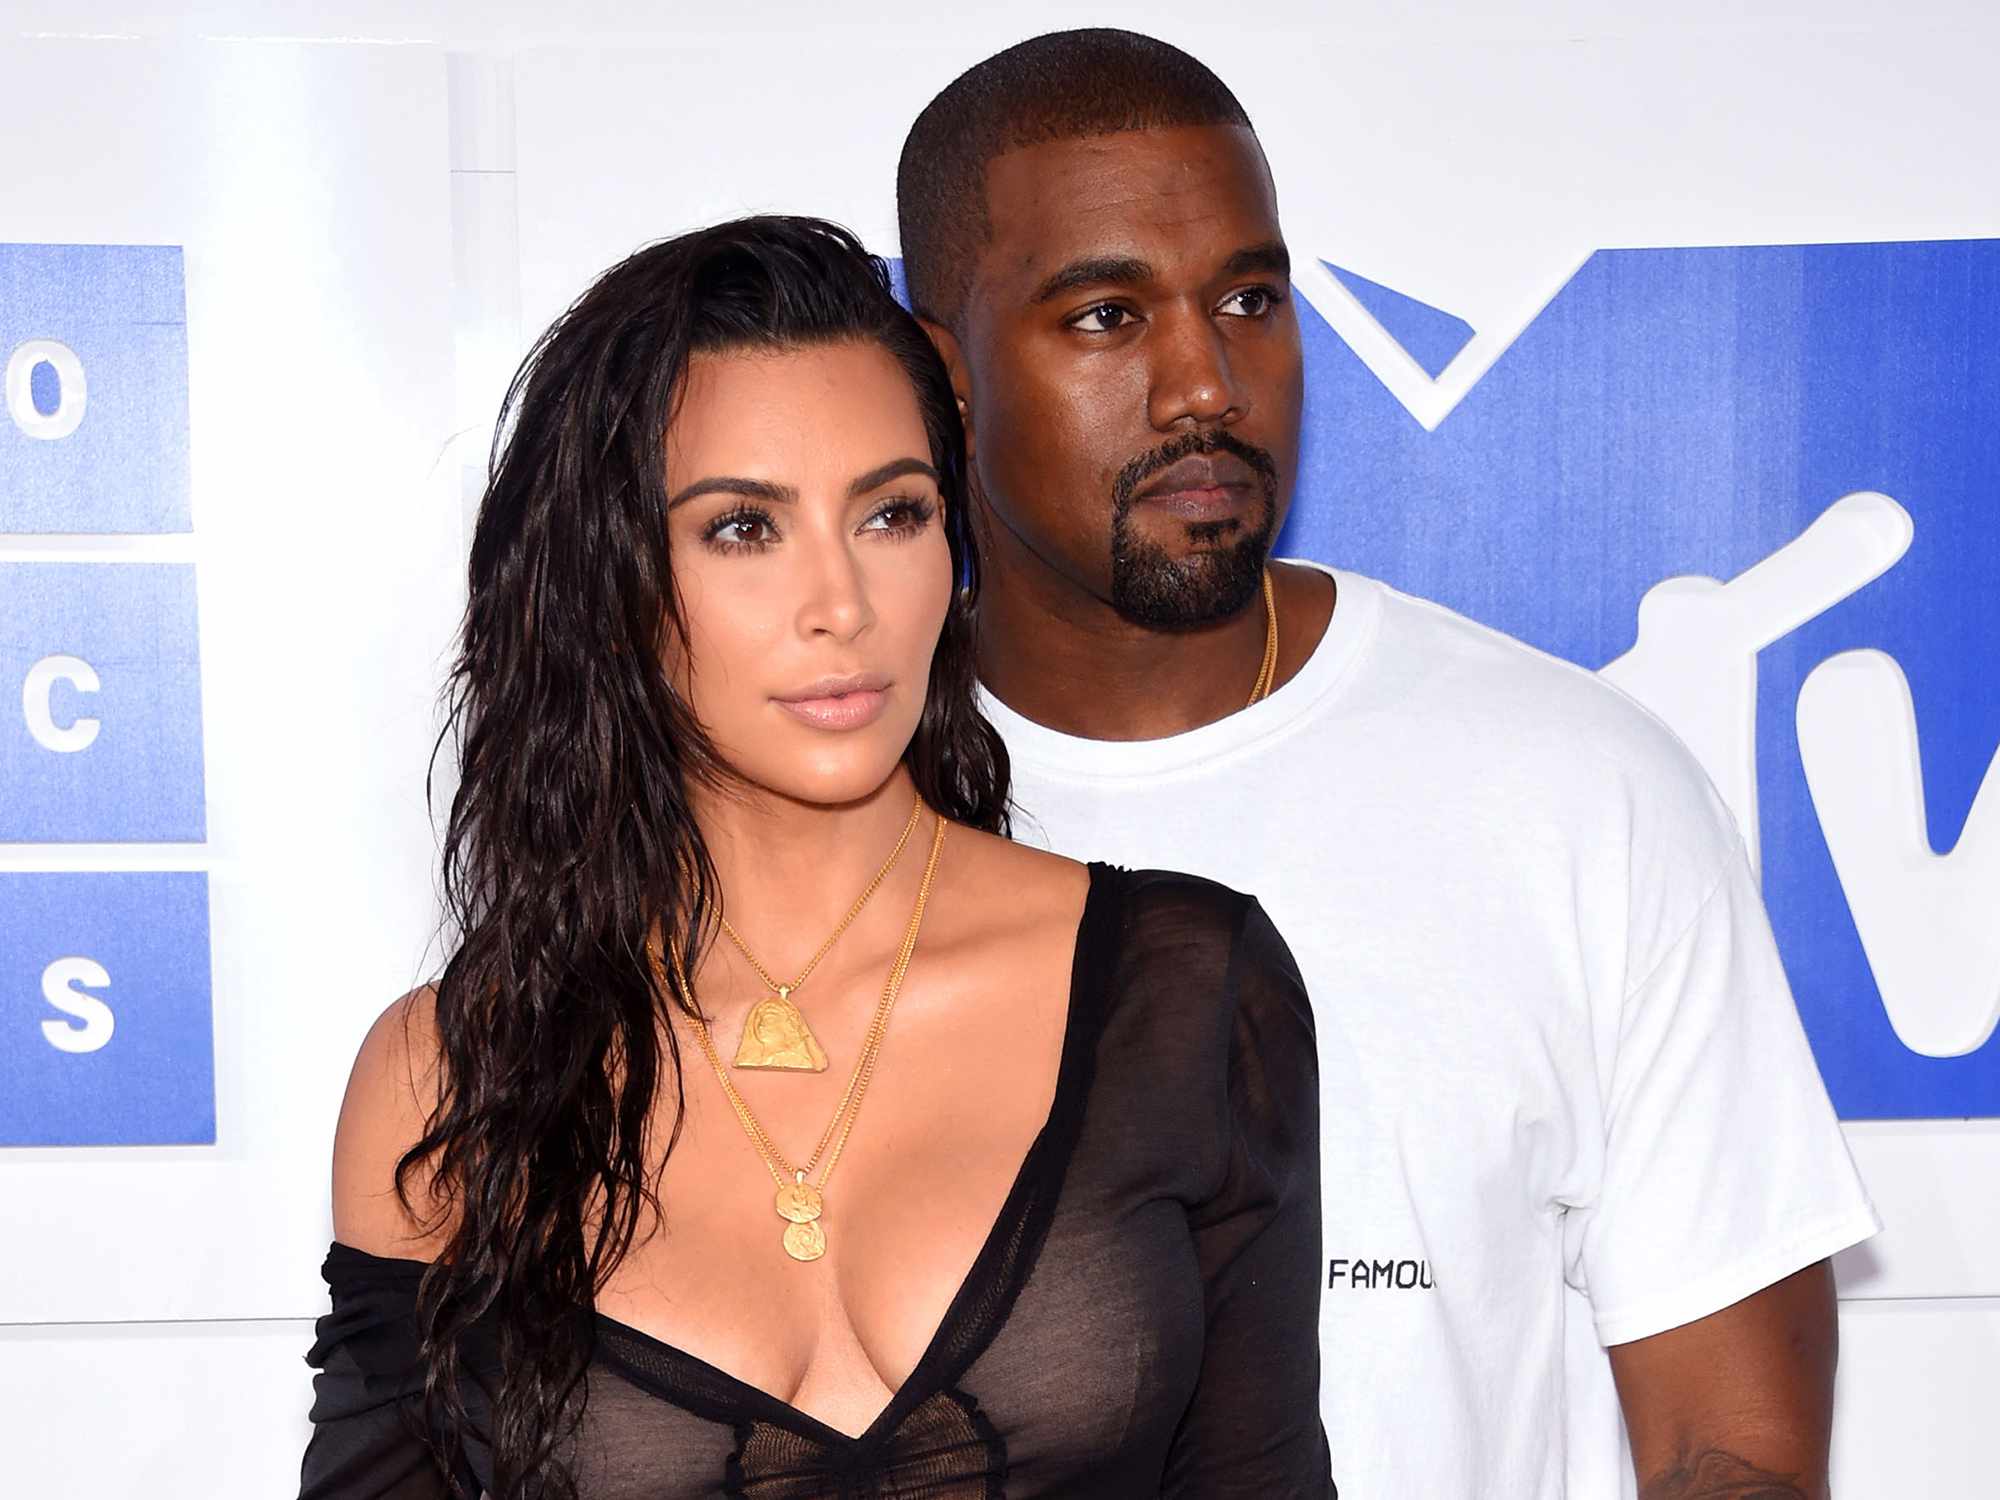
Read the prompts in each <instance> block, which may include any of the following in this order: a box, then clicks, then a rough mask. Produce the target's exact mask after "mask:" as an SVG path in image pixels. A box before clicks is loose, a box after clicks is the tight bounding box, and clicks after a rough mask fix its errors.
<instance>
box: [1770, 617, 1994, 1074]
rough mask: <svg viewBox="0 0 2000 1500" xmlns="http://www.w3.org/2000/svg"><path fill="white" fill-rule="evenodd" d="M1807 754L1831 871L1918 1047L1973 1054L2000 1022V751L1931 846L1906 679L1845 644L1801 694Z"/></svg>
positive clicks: (1899, 1020) (1874, 654) (1886, 1000)
mask: <svg viewBox="0 0 2000 1500" xmlns="http://www.w3.org/2000/svg"><path fill="white" fill-rule="evenodd" d="M1798 726H1799V755H1800V757H1801V758H1802V759H1803V760H1804V762H1805V770H1806V783H1807V785H1808V786H1809V787H1810V788H1811V790H1812V799H1813V806H1814V807H1815V808H1816V809H1817V810H1818V812H1819V822H1820V827H1821V829H1822V830H1823V831H1824V832H1825V834H1826V844H1827V848H1828V849H1830V850H1831V851H1832V852H1833V867H1834V869H1835V870H1836V871H1837V872H1839V875H1840V883H1841V885H1842V886H1843V887H1844V888H1845V889H1846V892H1847V904H1848V907H1849V909H1850V910H1851V911H1852V912H1853V913H1854V926H1855V929H1856V930H1857V931H1858V932H1859V933H1860V934H1861V946H1862V948H1863V950H1864V951H1865V952H1866V953H1867V955H1868V966H1869V968H1870V969H1872V970H1873V971H1874V973H1875V984H1876V986H1877V988H1879V989H1880V990H1881V992H1882V1005H1883V1008H1884V1009H1885V1010H1887V1011H1888V1013H1889V1024H1890V1025H1891V1026H1893V1027H1895V1029H1896V1035H1897V1036H1898V1037H1899V1038H1901V1039H1902V1042H1903V1045H1904V1046H1906V1047H1908V1048H1909V1049H1910V1050H1911V1051H1912V1052H1920V1053H1923V1054H1924V1055H1925V1056H1926V1057H1960V1056H1963V1055H1964V1054H1966V1053H1968V1052H1976V1051H1978V1050H1979V1049H1980V1048H1981V1047H1983V1046H1984V1045H1985V1044H1986V1041H1987V1038H1989V1037H1990V1036H1992V1035H1993V1028H1994V1024H1995V1022H1996V1021H2000V754H1996V755H1995V757H1994V759H1993V761H1992V762H1991V763H1990V764H1989V765H1988V766H1987V768H1986V775H1985V777H1984V779H1983V780H1982V781H1981V782H1980V786H1979V795H1978V796H1977V797H1976V798H1975V799H1974V800H1973V804H1972V811H1971V813H1970V814H1969V815H1968V816H1967V817H1966V820H1965V831H1964V832H1963V833H1962V834H1960V835H1959V839H1958V844H1957V846H1956V847H1955V848H1954V849H1953V850H1952V851H1951V852H1950V853H1949V854H1937V853H1934V852H1933V851H1932V849H1931V842H1930V833H1929V824H1928V820H1927V818H1926V817H1925V814H1924V775H1923V766H1922V763H1921V762H1920V761H1919V759H1918V756H1917V713H1916V707H1915V705H1914V704H1913V703H1912V702H1911V700H1910V684H1909V679H1908V678H1906V677H1905V676H1904V675H1903V669H1902V668H1901V667H1900V666H1898V665H1897V664H1896V661H1895V659H1894V658H1893V657H1890V656H1888V655H1886V654H1885V653H1883V652H1880V651H1844V652H1842V653H1841V654H1840V655H1838V656H1835V657H1832V658H1830V659H1829V660H1827V661H1825V662H1822V663H1821V664H1820V665H1819V666H1818V667H1817V668H1815V669H1814V671H1813V673H1812V675H1811V676H1810V677H1808V678H1806V681H1805V686H1804V687H1803V688H1801V689H1800V690H1799V710H1798Z"/></svg>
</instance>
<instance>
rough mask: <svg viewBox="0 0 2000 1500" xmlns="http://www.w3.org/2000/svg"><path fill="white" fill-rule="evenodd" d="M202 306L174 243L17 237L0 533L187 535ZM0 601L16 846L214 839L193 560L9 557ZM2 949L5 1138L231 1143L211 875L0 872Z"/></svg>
mask: <svg viewBox="0 0 2000 1500" xmlns="http://www.w3.org/2000/svg"><path fill="white" fill-rule="evenodd" d="M185 309H186V294H185V286H184V281H183V275H182V266H181V254H180V251H179V249H178V248H177V247H170V246H157V245H18V244H15V245H0V351H4V352H5V354H6V402H7V412H6V415H7V418H8V420H7V421H6V422H5V423H0V532H7V533H44V534H46V533H52V532H66V533H102V534H124V535H146V534H175V533H185V532H187V531H188V530H189V529H190V527H191V520H190V512H189V507H188V442H187V438H188V430H187V408H188V402H187V324H186V315H185ZM0 598H4V599H5V601H6V613H5V616H4V620H0V675H4V678H5V680H6V681H7V683H8V684H9V685H10V686H11V685H13V684H16V683H18V684H19V685H20V699H19V706H20V711H19V712H18V713H17V714H12V715H8V716H7V717H6V718H5V719H4V720H0V725H4V729H0V786H4V787H5V792H6V795H5V801H4V802H0V839H4V840H6V841H8V842H10V843H25V844H62V843H73V842H87V843H146V842H167V843H176V844H186V843H195V844H198V843H200V842H202V840H203V838H204V836H205V832H206V815H205V806H206V801H205V797H204V795H203V791H204V789H203V784H202V751H201V660H200V644H199V631H198V629H197V624H196V617H195V578H194V568H193V566H192V565H190V564H188V563H155V562H133V561H107V562H87V563H85V562H47V561H39V560H29V561H14V562H0ZM0 964H4V965H5V968H6V976H5V979H4V981H0V982H4V983H5V985H6V993H7V998H8V1002H9V1003H8V1008H7V1014H8V1015H9V1016H10V1018H11V1020H12V1024H11V1025H10V1027H9V1031H10V1035H9V1042H8V1045H7V1048H6V1052H5V1058H6V1068H7V1088H6V1090H5V1092H4V1093H0V1145H6V1146H51V1145H174V1144H206V1143H210V1142H213V1141H214V1139H215V1092H214V1077H215V1070H214V1049H213V1043H212V1037H211V1031H210V1017H209V973H208V883H207V876H206V874H205V873H203V872H201V871H191V870H190V871H145V872H140V871H121V872H111V871H82V870H65V871H48V872H40V873H23V872H0ZM127 996H130V997H131V999H132V1001H133V1003H132V1004H129V1005H128V1004H126V1003H125V1000H126V997H127ZM37 1001H39V1004H40V1006H41V1007H42V1008H43V1009H44V1011H45V1014H44V1015H43V1016H42V1018H41V1019H40V1020H39V1023H38V1025H37V1026H36V1027H35V1028H34V1030H29V1029H28V1028H27V1027H25V1026H23V1025H21V1021H22V1020H24V1019H26V1018H27V1017H28V1016H29V1014H30V1013H31V1012H32V1011H33V1010H34V1008H35V1006H36V1003H37ZM120 1012H123V1017H124V1025H123V1027H122V1030H121V1028H120V1026H119V1016H120ZM36 1031H39V1033H40V1038H39V1039H40V1041H41V1043H42V1044H43V1045H40V1046H36V1045H34V1044H33V1043H34V1040H35V1032H36ZM114 1038H115V1039H116V1040H117V1043H118V1045H117V1046H115V1047H114V1046H112V1045H111V1043H112V1041H113V1040H114Z"/></svg>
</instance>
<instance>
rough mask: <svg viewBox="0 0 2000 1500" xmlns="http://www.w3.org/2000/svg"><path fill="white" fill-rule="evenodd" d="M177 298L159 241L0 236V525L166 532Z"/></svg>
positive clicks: (178, 395) (169, 253)
mask: <svg viewBox="0 0 2000 1500" xmlns="http://www.w3.org/2000/svg"><path fill="white" fill-rule="evenodd" d="M186 305H187V298H186V293H185V291H184V286H183V277H182V269H181V252H180V250H179V248H178V247H174V246H164V245H0V361H4V362H5V386H4V410H0V532H8V531H13V532H119V533H126V532H177V531H187V530H189V529H190V527H191V520H190V516H189V507H188V374H187V310H186Z"/></svg>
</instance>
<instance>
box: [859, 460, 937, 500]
mask: <svg viewBox="0 0 2000 1500" xmlns="http://www.w3.org/2000/svg"><path fill="white" fill-rule="evenodd" d="M908 474H921V475H923V476H924V478H926V479H928V480H929V481H930V482H931V483H932V484H935V485H942V484H943V483H944V481H943V480H941V479H939V478H938V471H937V470H936V469H934V468H932V467H931V466H930V465H929V464H927V463H925V462H924V460H922V459H921V458H892V459H890V460H889V462H887V463H886V464H883V465H881V466H880V467H879V468H873V469H870V470H869V471H868V472H867V473H866V474H863V475H862V476H861V477H860V478H858V479H856V480H855V481H854V483H852V484H850V485H849V486H848V487H847V498H848V499H850V500H852V499H855V498H856V497H857V496H860V495H865V494H867V493H868V492H869V491H870V490H879V489H880V488H882V486H883V485H885V484H887V483H888V482H889V481H890V480H892V479H901V478H903V477H904V476H905V475H908Z"/></svg>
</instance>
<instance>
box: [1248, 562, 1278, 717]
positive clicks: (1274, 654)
mask: <svg viewBox="0 0 2000 1500" xmlns="http://www.w3.org/2000/svg"><path fill="white" fill-rule="evenodd" d="M1277 676H1278V598H1277V595H1276V594H1275V593H1274V592H1273V591H1272V589H1271V570H1270V569H1269V568H1266V569H1265V570H1264V665H1263V666H1261V667H1259V668H1258V669H1257V685H1256V686H1255V687H1253V688H1251V689H1250V703H1256V702H1258V701H1259V700H1261V699H1262V698H1264V697H1265V696H1267V695H1268V694H1269V693H1270V691H1271V689H1272V688H1274V687H1276V686H1277V680H1276V679H1277ZM1250 703H1246V704H1244V705H1243V706H1244V707H1245V708H1248V707H1249V706H1250Z"/></svg>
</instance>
